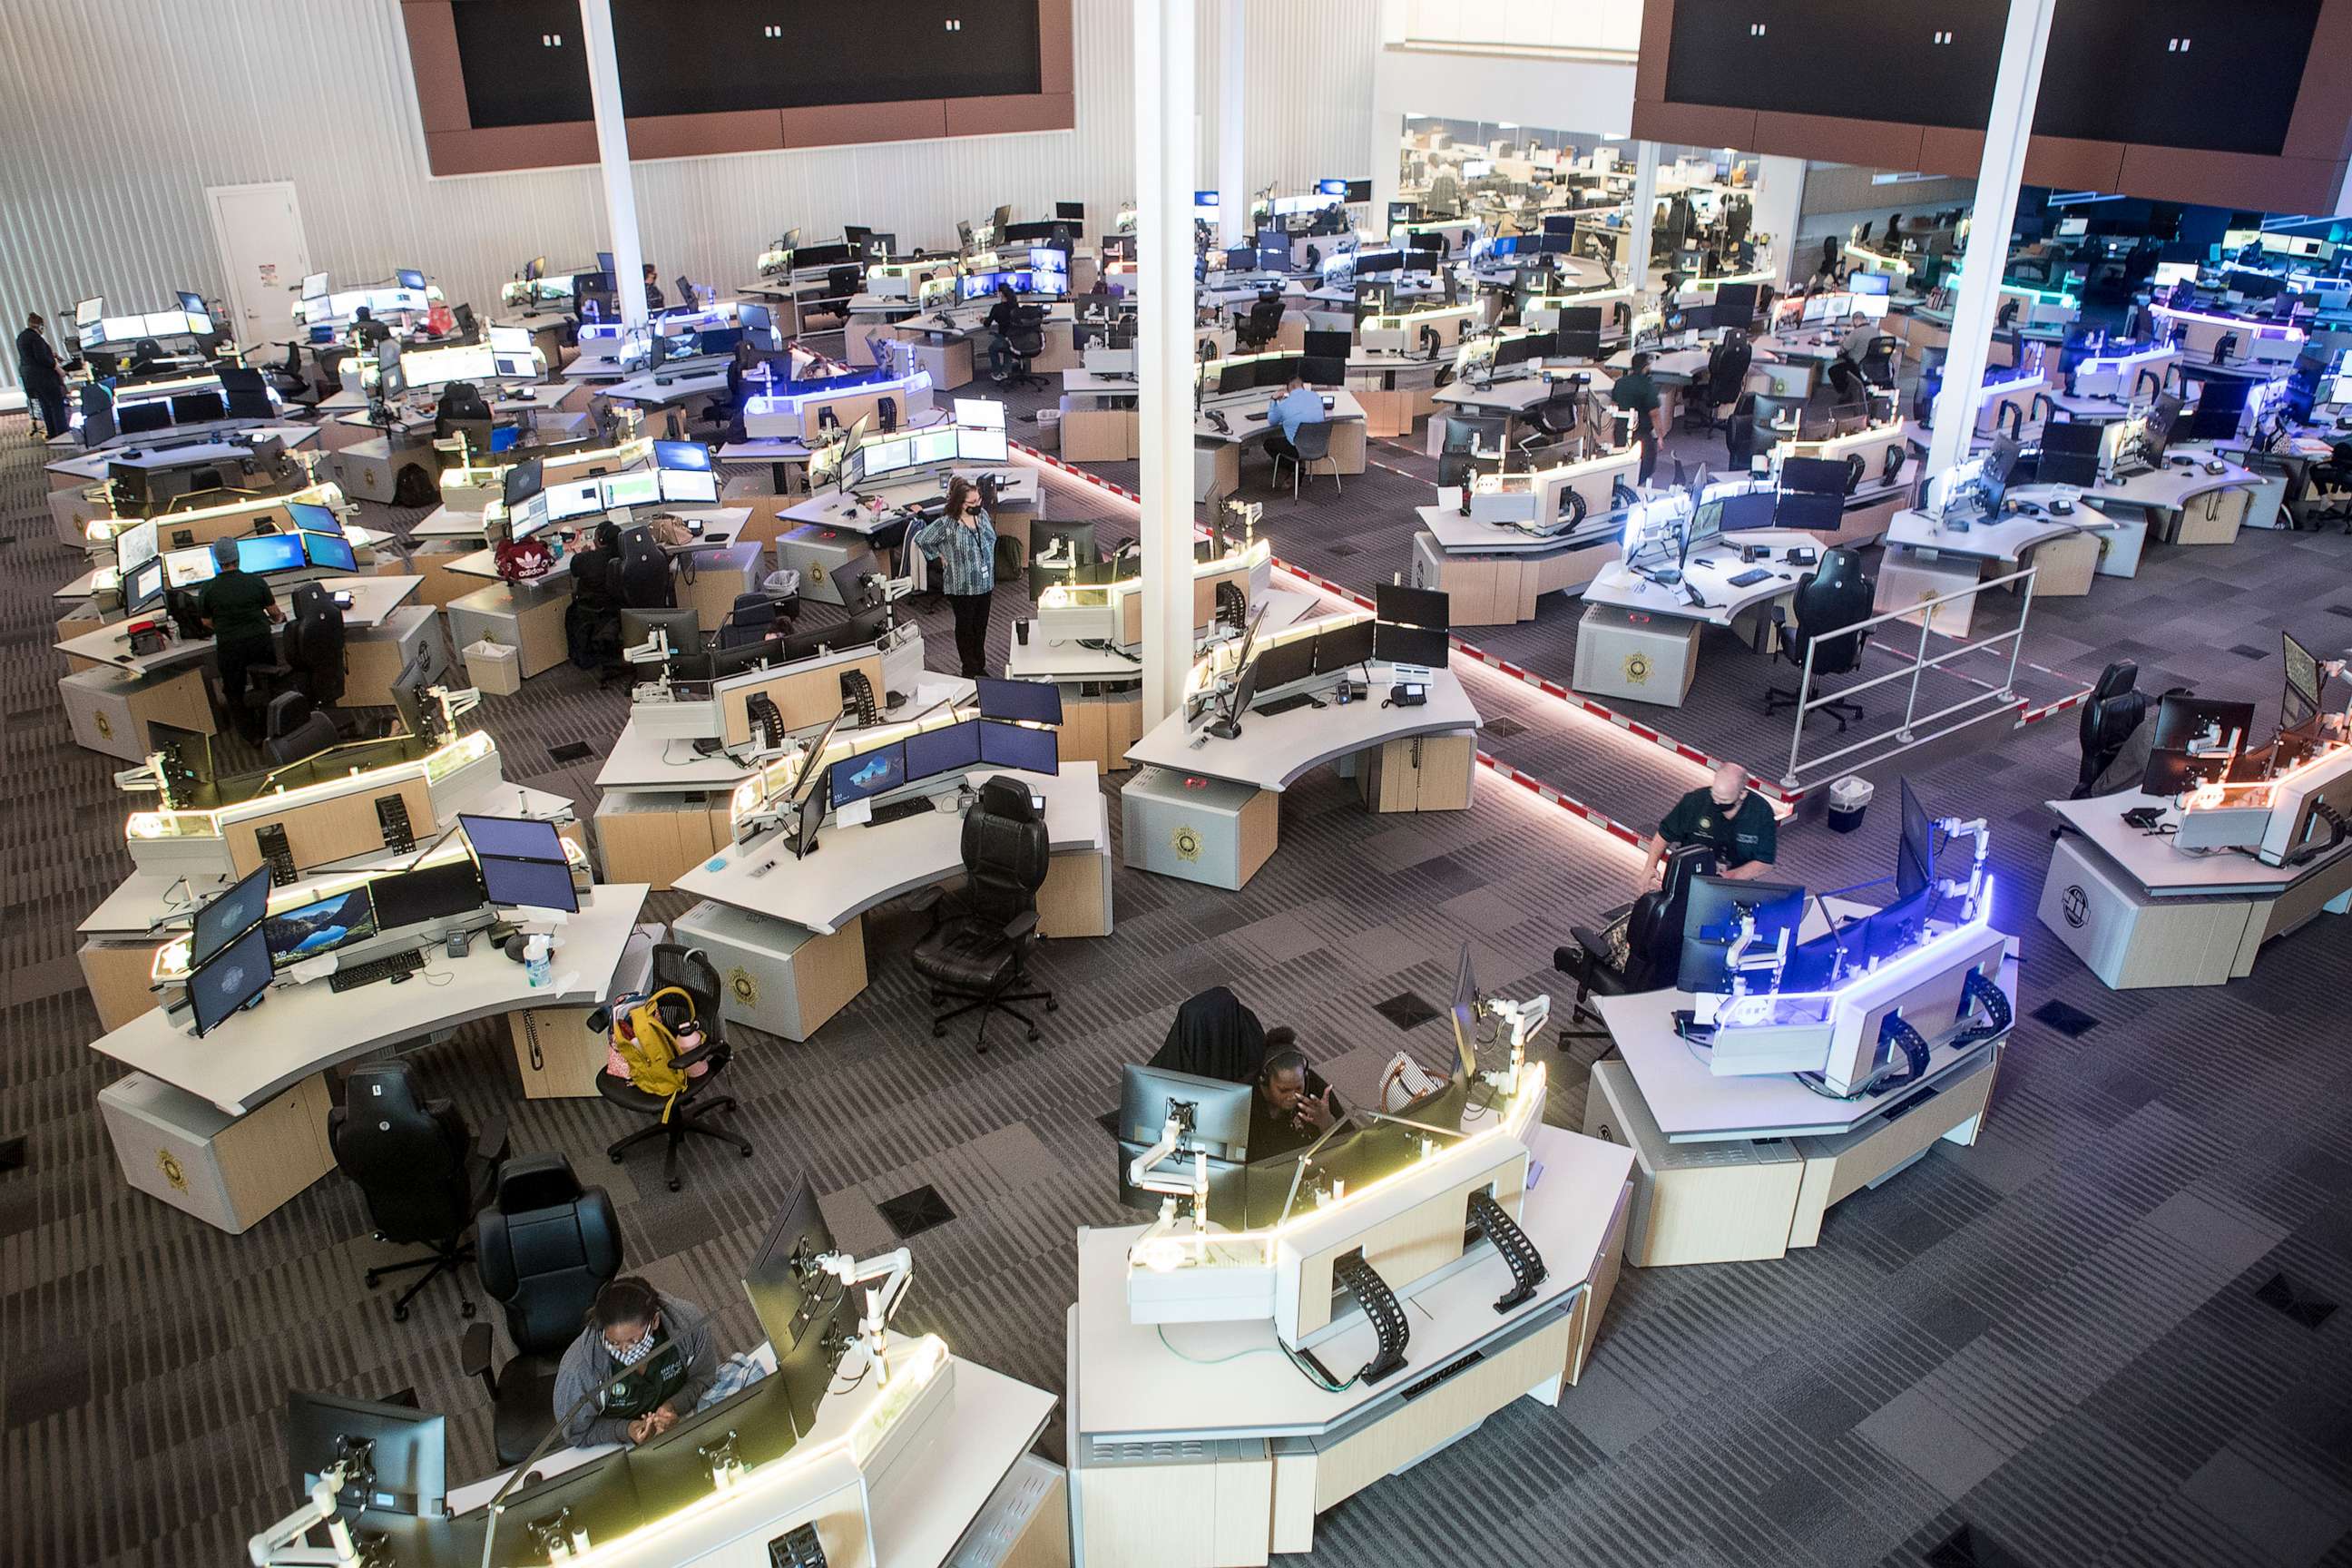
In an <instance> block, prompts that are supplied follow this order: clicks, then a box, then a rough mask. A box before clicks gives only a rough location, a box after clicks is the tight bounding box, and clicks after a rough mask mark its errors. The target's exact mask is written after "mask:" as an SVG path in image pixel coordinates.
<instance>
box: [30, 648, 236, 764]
mask: <svg viewBox="0 0 2352 1568" xmlns="http://www.w3.org/2000/svg"><path fill="white" fill-rule="evenodd" d="M58 694H59V695H60V696H62V697H63V698H64V700H65V705H66V723H67V726H68V728H69V729H70V730H71V731H72V732H73V738H74V744H76V745H78V746H79V747H81V748H82V749H83V750H85V751H90V752H99V753H100V754H101V755H103V756H109V757H119V758H121V760H122V761H124V762H126V763H136V762H140V761H142V760H143V759H144V758H145V757H146V755H147V753H148V752H150V751H152V749H153V748H152V745H151V744H150V742H149V741H148V738H147V726H148V725H150V724H171V725H174V726H176V727H177V728H179V729H183V730H193V731H195V732H196V733H197V734H199V735H210V734H215V733H216V732H217V731H216V730H215V725H214V723H213V703H212V693H211V691H210V690H209V689H207V688H206V686H205V666H203V665H201V664H191V665H183V666H181V667H180V668H177V669H174V670H172V671H170V672H168V673H165V674H161V675H151V676H145V677H142V676H136V675H131V674H129V673H128V672H126V671H123V670H120V669H109V668H104V667H103V666H101V667H99V668H93V669H85V670H82V671H81V672H79V674H76V675H68V676H67V677H66V678H65V679H63V680H60V681H58Z"/></svg>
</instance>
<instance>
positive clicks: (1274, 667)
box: [1256, 637, 1315, 694]
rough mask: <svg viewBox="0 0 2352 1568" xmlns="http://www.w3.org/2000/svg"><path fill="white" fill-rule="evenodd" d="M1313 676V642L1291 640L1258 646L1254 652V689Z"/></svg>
mask: <svg viewBox="0 0 2352 1568" xmlns="http://www.w3.org/2000/svg"><path fill="white" fill-rule="evenodd" d="M1314 674H1315V639H1314V638H1313V637H1293V638H1292V639H1291V640H1290V641H1288V642H1281V643H1265V644H1261V645H1260V646H1259V647H1258V650H1257V683H1256V684H1257V690H1258V692H1259V693H1261V694H1262V693H1265V692H1267V691H1270V690H1272V689H1274V688H1276V687H1277V686H1288V685H1290V684H1291V683H1292V682H1293V681H1298V680H1307V679H1312V678H1313V676H1314Z"/></svg>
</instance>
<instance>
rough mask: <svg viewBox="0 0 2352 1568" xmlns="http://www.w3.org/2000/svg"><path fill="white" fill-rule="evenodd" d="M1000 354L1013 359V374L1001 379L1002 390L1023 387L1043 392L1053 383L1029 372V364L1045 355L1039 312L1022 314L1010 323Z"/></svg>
mask: <svg viewBox="0 0 2352 1568" xmlns="http://www.w3.org/2000/svg"><path fill="white" fill-rule="evenodd" d="M1004 350H1005V352H1006V353H1009V354H1011V355H1012V356H1013V374H1010V375H1008V376H1006V377H1005V378H1004V382H1003V384H1004V385H1006V386H1019V387H1025V388H1027V389H1029V390H1031V391H1033V392H1044V391H1046V390H1047V389H1049V388H1050V387H1051V386H1052V385H1053V383H1052V382H1049V381H1047V380H1046V379H1045V377H1044V376H1042V375H1039V374H1037V373H1036V372H1035V371H1034V370H1033V369H1031V368H1030V363H1031V362H1032V361H1033V360H1034V359H1036V357H1037V356H1038V355H1039V354H1042V353H1045V312H1044V311H1042V310H1023V311H1022V312H1021V319H1020V320H1019V321H1015V322H1013V331H1011V332H1010V333H1008V334H1006V336H1005V339H1004Z"/></svg>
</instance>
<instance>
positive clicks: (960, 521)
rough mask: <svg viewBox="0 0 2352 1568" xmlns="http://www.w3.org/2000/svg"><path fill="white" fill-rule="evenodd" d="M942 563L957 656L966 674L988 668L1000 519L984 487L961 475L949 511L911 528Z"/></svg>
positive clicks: (952, 487)
mask: <svg viewBox="0 0 2352 1568" xmlns="http://www.w3.org/2000/svg"><path fill="white" fill-rule="evenodd" d="M907 537H908V542H910V543H912V544H913V545H914V547H915V548H916V549H918V550H919V551H921V552H923V553H924V554H925V555H927V556H929V557H930V559H931V560H933V561H935V562H937V563H939V569H940V590H941V591H942V592H943V593H945V594H946V595H947V596H948V603H949V605H951V606H952V607H953V608H954V610H955V641H956V658H957V659H958V661H959V662H960V663H961V673H962V675H963V676H964V678H965V679H976V678H978V677H980V676H983V675H986V674H987V673H988V603H989V596H990V595H992V594H994V593H995V592H996V524H995V523H994V521H992V520H991V519H990V517H989V515H988V509H987V508H986V507H984V506H982V505H981V504H980V491H979V490H978V489H976V488H975V487H974V486H973V484H972V482H971V480H970V479H965V478H964V477H963V476H962V475H961V474H958V475H957V476H956V477H955V478H954V479H950V480H949V481H948V504H947V510H946V511H945V512H943V513H941V514H940V516H938V517H935V518H933V519H932V520H931V521H929V522H927V523H925V524H923V526H922V527H920V528H919V529H916V530H915V531H913V532H911V533H909V534H908V536H907Z"/></svg>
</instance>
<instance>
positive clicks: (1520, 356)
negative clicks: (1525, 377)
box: [1495, 332, 1551, 367]
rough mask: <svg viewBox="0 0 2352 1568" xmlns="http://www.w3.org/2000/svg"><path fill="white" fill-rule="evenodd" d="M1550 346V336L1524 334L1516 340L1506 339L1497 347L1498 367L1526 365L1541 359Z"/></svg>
mask: <svg viewBox="0 0 2352 1568" xmlns="http://www.w3.org/2000/svg"><path fill="white" fill-rule="evenodd" d="M1550 346H1551V344H1550V339H1549V335H1543V336H1538V334H1536V333H1533V332H1523V333H1521V334H1520V335H1519V336H1517V337H1515V338H1505V339H1504V340H1503V341H1502V342H1498V343H1496V345H1495V363H1496V366H1498V367H1499V366H1502V365H1507V364H1525V363H1527V362H1528V361H1529V360H1531V359H1541V358H1542V357H1543V354H1544V351H1545V350H1546V349H1547V348H1549V347H1550Z"/></svg>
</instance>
